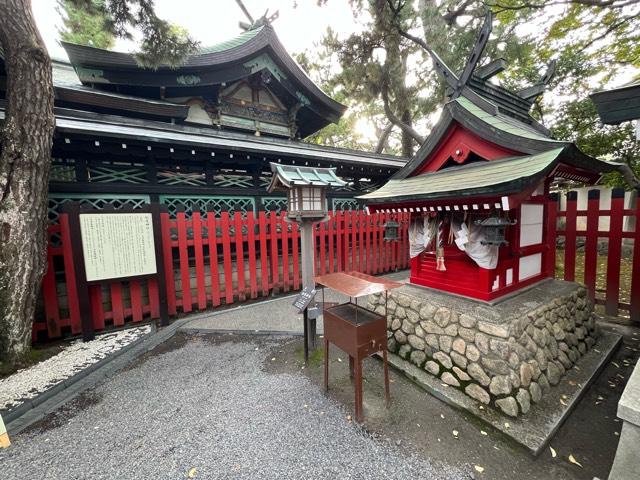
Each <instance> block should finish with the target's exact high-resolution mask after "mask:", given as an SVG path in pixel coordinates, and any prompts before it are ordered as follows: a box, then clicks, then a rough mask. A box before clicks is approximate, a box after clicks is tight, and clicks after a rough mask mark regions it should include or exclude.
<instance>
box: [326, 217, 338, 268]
mask: <svg viewBox="0 0 640 480" xmlns="http://www.w3.org/2000/svg"><path fill="white" fill-rule="evenodd" d="M335 220H336V217H335V214H334V212H329V221H328V222H327V235H328V237H329V242H328V244H329V269H328V272H329V273H333V272H335V265H334V263H333V261H334V252H333V246H334V238H333V235H334V231H333V224H334V223H335Z"/></svg>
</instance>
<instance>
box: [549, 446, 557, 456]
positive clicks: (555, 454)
mask: <svg viewBox="0 0 640 480" xmlns="http://www.w3.org/2000/svg"><path fill="white" fill-rule="evenodd" d="M549 450H551V457H552V458H556V456H557V455H558V454H557V453H556V451H555V449H554V448H553V447H549Z"/></svg>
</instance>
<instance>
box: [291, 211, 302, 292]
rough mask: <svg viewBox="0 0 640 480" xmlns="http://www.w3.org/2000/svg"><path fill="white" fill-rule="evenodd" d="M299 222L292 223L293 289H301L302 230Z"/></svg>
mask: <svg viewBox="0 0 640 480" xmlns="http://www.w3.org/2000/svg"><path fill="white" fill-rule="evenodd" d="M298 228H299V226H298V222H293V223H292V224H291V252H292V255H293V289H294V290H299V289H300V241H299V239H300V231H299V230H298Z"/></svg>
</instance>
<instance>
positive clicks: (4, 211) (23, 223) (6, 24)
mask: <svg viewBox="0 0 640 480" xmlns="http://www.w3.org/2000/svg"><path fill="white" fill-rule="evenodd" d="M0 46H2V48H3V50H4V59H5V68H6V70H7V106H6V111H5V115H6V118H5V121H4V125H3V130H2V137H0V143H1V146H2V152H1V153H0V360H2V361H7V362H9V363H16V362H18V361H20V360H21V359H22V358H23V357H24V356H25V355H26V354H27V353H28V352H29V349H30V346H31V328H32V322H33V316H34V311H35V305H36V300H37V298H38V294H39V290H40V282H41V280H42V275H43V274H44V271H45V267H46V248H47V246H46V227H47V223H46V222H47V191H48V184H49V167H50V163H51V145H52V137H53V129H54V117H53V81H52V74H51V61H50V59H49V55H48V53H47V50H46V47H45V45H44V42H43V41H42V38H41V37H40V34H39V33H38V30H37V28H36V24H35V21H34V18H33V13H32V11H31V2H30V1H29V0H0Z"/></svg>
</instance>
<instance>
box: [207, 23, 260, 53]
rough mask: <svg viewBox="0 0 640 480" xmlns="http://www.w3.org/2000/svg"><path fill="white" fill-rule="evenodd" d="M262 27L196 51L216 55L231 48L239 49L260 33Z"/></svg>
mask: <svg viewBox="0 0 640 480" xmlns="http://www.w3.org/2000/svg"><path fill="white" fill-rule="evenodd" d="M263 28H264V27H258V28H255V29H253V30H247V31H246V32H243V33H241V34H240V35H238V36H237V37H235V38H232V39H230V40H226V41H224V42H220V43H216V44H215V45H210V46H208V47H201V48H200V49H198V53H200V54H202V53H217V52H224V51H225V50H231V49H232V48H235V47H239V46H240V45H242V44H244V43H246V42H248V41H249V40H251V39H252V38H253V37H255V36H256V35H257V34H258V33H260V31H262V29H263Z"/></svg>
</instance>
